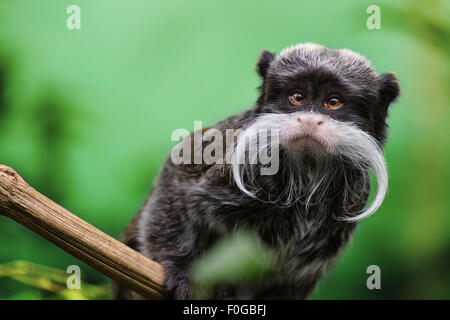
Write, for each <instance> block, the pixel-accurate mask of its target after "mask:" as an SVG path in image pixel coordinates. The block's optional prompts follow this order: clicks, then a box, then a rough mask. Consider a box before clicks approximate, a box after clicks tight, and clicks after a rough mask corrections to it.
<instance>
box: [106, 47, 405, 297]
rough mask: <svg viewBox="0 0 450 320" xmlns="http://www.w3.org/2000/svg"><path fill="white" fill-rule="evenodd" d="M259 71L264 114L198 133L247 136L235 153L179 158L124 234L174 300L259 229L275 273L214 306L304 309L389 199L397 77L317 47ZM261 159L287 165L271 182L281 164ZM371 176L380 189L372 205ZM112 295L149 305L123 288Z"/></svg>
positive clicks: (228, 292)
mask: <svg viewBox="0 0 450 320" xmlns="http://www.w3.org/2000/svg"><path fill="white" fill-rule="evenodd" d="M257 71H258V74H259V75H260V76H261V78H262V83H261V86H260V90H259V97H258V99H257V101H256V103H255V105H254V106H252V107H251V108H249V109H247V110H245V111H243V112H242V113H240V114H237V115H234V116H231V117H230V118H228V119H225V120H223V121H220V122H218V123H217V124H215V125H214V126H212V127H210V128H206V129H203V131H201V132H200V133H206V131H210V129H214V131H215V132H216V133H217V132H218V133H222V134H223V137H226V138H228V136H229V132H230V129H233V130H231V132H238V134H237V135H236V136H234V137H235V138H236V139H231V141H232V143H231V146H230V143H229V139H225V138H224V141H223V142H224V144H223V151H224V152H223V156H224V158H225V160H227V161H213V162H212V163H211V161H209V162H205V161H200V162H199V161H191V162H189V161H184V162H182V163H179V162H176V161H174V159H173V157H170V158H169V159H168V160H167V162H166V163H165V165H164V167H163V168H162V171H161V173H160V175H159V178H158V180H157V182H156V183H155V186H154V189H153V190H152V192H151V194H150V196H149V197H148V199H147V201H146V203H145V205H144V206H143V207H142V208H141V210H140V211H139V213H138V214H137V215H136V216H135V217H134V218H133V220H132V222H131V223H130V225H129V226H128V228H127V230H126V232H125V233H124V235H123V238H122V240H123V241H124V242H125V243H126V244H127V245H128V246H130V247H132V248H134V249H136V250H137V251H139V252H141V253H142V254H144V255H145V256H147V257H149V258H151V259H153V260H155V261H157V262H158V263H160V264H161V265H162V266H163V267H164V268H165V271H166V280H165V289H166V291H167V294H168V296H169V297H170V298H174V299H188V298H192V297H193V294H194V293H193V286H192V283H191V281H190V280H189V277H188V273H187V269H188V267H189V265H190V264H191V262H192V261H194V260H195V259H196V258H198V257H199V256H201V255H202V253H204V252H205V250H207V249H208V248H209V247H210V246H211V245H212V244H213V243H214V242H216V241H217V240H218V239H221V238H223V237H225V236H227V235H228V234H230V233H232V232H233V231H236V230H239V229H251V230H253V231H254V232H255V233H256V234H258V236H259V237H260V239H261V241H262V242H263V243H265V244H266V245H267V246H268V247H270V248H272V249H273V251H274V252H275V253H276V254H275V263H274V266H275V267H274V270H273V271H272V272H271V273H270V274H269V275H268V276H267V277H262V278H261V279H260V280H259V281H258V283H255V284H254V285H249V284H245V285H244V284H242V286H240V285H235V286H232V287H227V288H216V290H214V293H213V298H223V297H227V298H257V299H258V298H263V299H264V298H275V299H280V298H281V299H283V298H288V299H289V298H291V299H292V298H294V299H302V298H306V297H307V296H308V295H309V294H310V293H311V291H312V289H313V288H314V286H315V284H316V283H317V281H318V280H319V279H320V277H321V276H322V275H323V274H324V273H325V272H326V270H327V268H328V267H329V266H330V264H331V263H332V262H333V260H334V259H335V258H336V257H337V255H338V254H339V252H340V251H341V249H342V248H343V247H344V246H345V244H346V243H347V242H348V240H349V237H350V236H351V234H352V232H353V231H354V229H355V226H356V224H357V222H358V221H359V220H361V219H363V218H366V217H368V216H369V215H371V214H372V213H373V212H375V211H376V210H377V209H378V208H379V206H380V205H381V203H382V201H383V199H384V196H385V194H386V190H387V183H388V178H387V170H386V165H385V161H384V157H383V154H382V151H381V150H382V148H383V146H384V144H385V140H386V129H387V125H386V117H387V114H388V107H389V105H390V104H391V103H392V102H393V101H394V100H395V99H396V98H397V96H398V94H399V85H398V82H397V79H396V77H395V76H394V75H393V74H391V73H385V74H381V75H379V74H377V73H376V72H375V71H374V69H373V68H372V67H371V64H370V62H369V61H368V60H367V59H366V58H364V57H363V56H361V55H360V54H358V53H355V52H353V51H350V50H348V49H338V50H336V49H329V48H326V47H323V46H320V45H316V44H312V43H304V44H298V45H295V46H292V47H289V48H287V49H284V50H283V51H281V52H280V53H279V54H278V55H275V54H274V53H272V52H269V51H266V50H264V51H263V52H262V53H261V55H260V57H259V60H258V62H257ZM195 134H196V133H195V132H194V133H192V134H191V135H189V136H188V137H186V138H185V139H184V140H183V141H184V142H186V141H188V142H191V141H192V139H191V138H192V137H193V136H194V135H195ZM262 136H265V137H266V138H267V139H264V140H262V139H260V138H261V137H262ZM215 140H217V137H216V138H215ZM212 141H213V139H203V142H202V143H200V146H199V147H198V146H197V147H195V146H193V147H192V148H191V147H189V150H188V151H192V154H189V155H188V157H185V158H183V159H188V160H193V159H194V158H195V155H194V154H195V153H196V151H198V150H197V149H199V148H200V151H201V150H205V148H208V145H209V144H210V143H212ZM226 141H228V145H227V143H226ZM252 143H253V145H254V147H255V148H254V150H253V151H252V150H250V148H248V146H249V145H251V144H252ZM181 145H183V143H182V144H181ZM188 151H187V149H184V150H183V151H182V152H184V153H188ZM216 152H217V150H216ZM189 153H191V152H189ZM217 153H219V152H217ZM263 153H264V154H266V155H271V156H274V155H275V154H276V155H277V157H272V158H271V159H272V160H274V159H275V160H277V161H278V163H277V164H276V165H275V166H274V167H272V168H275V170H272V171H273V172H270V174H267V172H266V173H265V174H263V170H266V171H267V169H270V168H269V167H270V166H272V165H273V164H268V163H262V162H261V161H259V160H258V159H259V158H260V155H261V154H263ZM179 155H182V154H179ZM185 155H186V154H185ZM215 156H217V154H216V155H215ZM215 159H218V158H217V157H216V158H215ZM370 170H372V171H373V173H374V175H375V177H376V178H377V185H376V186H377V188H376V189H377V190H376V194H375V196H374V199H373V200H372V201H371V202H370V203H369V204H368V203H367V202H368V194H369V188H370V179H369V171H370ZM114 295H115V297H116V298H119V299H133V298H139V295H137V294H136V293H134V292H132V291H131V290H129V289H127V288H124V287H116V289H115V293H114Z"/></svg>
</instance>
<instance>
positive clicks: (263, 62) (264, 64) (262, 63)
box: [256, 50, 275, 78]
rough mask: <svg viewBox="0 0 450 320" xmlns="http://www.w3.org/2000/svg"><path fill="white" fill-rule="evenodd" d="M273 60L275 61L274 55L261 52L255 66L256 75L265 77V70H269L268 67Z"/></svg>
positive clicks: (266, 51)
mask: <svg viewBox="0 0 450 320" xmlns="http://www.w3.org/2000/svg"><path fill="white" fill-rule="evenodd" d="M273 59H275V55H274V54H273V53H272V52H270V51H268V50H263V51H262V52H261V54H260V55H259V58H258V62H257V64H256V69H257V71H258V74H259V75H260V76H261V77H262V78H264V77H265V76H266V73H267V70H268V69H269V65H270V63H271V62H272V60H273Z"/></svg>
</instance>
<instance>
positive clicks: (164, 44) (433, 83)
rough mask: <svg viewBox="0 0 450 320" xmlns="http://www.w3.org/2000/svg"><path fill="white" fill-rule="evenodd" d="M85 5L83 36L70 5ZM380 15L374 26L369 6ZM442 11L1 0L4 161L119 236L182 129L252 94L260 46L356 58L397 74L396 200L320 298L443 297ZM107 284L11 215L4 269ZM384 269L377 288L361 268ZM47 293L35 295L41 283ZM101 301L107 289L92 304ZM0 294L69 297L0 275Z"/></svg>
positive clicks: (398, 6) (360, 236) (0, 246)
mask: <svg viewBox="0 0 450 320" xmlns="http://www.w3.org/2000/svg"><path fill="white" fill-rule="evenodd" d="M71 4H77V5H79V6H80V8H81V30H68V29H67V28H66V19H67V17H68V14H66V8H67V7H68V6H69V5H71ZM371 4H377V5H379V6H380V8H381V26H382V29H381V30H369V29H368V28H367V27H366V19H367V18H368V16H369V15H368V14H367V13H366V8H367V7H368V6H369V5H371ZM449 14H450V10H449V2H448V1H350V0H347V1H322V0H316V1H308V2H307V1H287V0H281V1H261V0H258V1H256V0H253V1H247V0H243V1H237V0H236V1H212V0H192V1H181V0H169V1H162V0H161V1H155V0H152V1H149V0H145V1H144V0H140V1H112V0H108V1H107V0H70V1H68V0H40V1H32V0H28V1H26V0H15V1H9V0H8V1H6V0H3V1H1V2H0V163H2V164H6V165H9V166H12V167H13V168H14V169H16V170H17V171H18V172H19V173H20V174H21V175H22V176H23V177H24V178H25V179H26V180H27V181H28V182H29V183H30V184H31V185H32V186H34V187H35V188H36V189H37V190H39V191H41V192H42V193H43V194H45V195H46V196H48V197H50V198H51V199H53V200H55V201H56V202H57V203H60V204H61V205H63V206H64V207H66V208H68V209H69V210H71V211H72V212H74V213H76V214H77V215H79V216H80V217H81V218H83V219H85V220H87V221H88V222H90V223H92V224H93V225H95V226H96V227H98V228H100V229H101V230H103V231H105V232H106V233H108V234H110V235H113V236H115V237H118V236H119V234H120V232H121V231H122V230H123V229H124V227H125V225H126V223H127V222H128V221H129V219H130V218H131V216H132V215H133V214H134V212H135V211H136V210H137V209H138V208H139V207H140V205H141V204H142V202H143V201H144V199H145V197H146V195H147V193H148V191H149V190H150V188H151V185H152V181H153V180H154V178H155V177H156V175H157V173H158V170H159V168H160V166H161V165H162V163H163V161H164V159H165V158H166V156H167V155H168V153H169V152H170V148H171V147H172V146H173V144H174V143H173V142H171V141H170V134H171V132H172V131H173V130H174V129H176V128H186V129H189V130H192V129H193V121H194V120H202V121H203V124H204V125H205V126H206V125H209V124H213V123H214V122H216V121H218V120H221V119H223V118H225V117H227V116H229V115H232V114H234V113H237V112H239V111H241V110H243V109H244V108H246V107H248V106H250V105H251V104H252V103H253V102H254V101H255V99H256V98H257V86H258V85H259V79H258V77H257V75H256V73H255V67H254V65H255V62H256V59H257V57H258V54H259V53H260V51H261V50H262V49H264V48H267V49H272V50H275V51H280V50H281V49H283V48H284V47H287V46H289V45H292V44H296V43H299V42H306V41H309V42H316V43H320V44H323V45H326V46H329V47H333V48H342V47H345V48H349V49H352V50H355V51H358V52H360V53H362V54H363V55H365V56H366V57H367V58H368V59H370V60H371V61H372V63H373V65H374V67H375V69H376V70H377V71H378V72H388V71H394V72H396V73H397V75H398V78H399V81H400V86H401V91H402V93H401V97H400V99H399V101H398V102H397V103H396V104H395V105H393V106H392V107H391V112H390V118H389V125H390V128H391V129H390V136H389V141H388V143H387V146H386V149H385V154H386V158H387V162H388V165H389V172H390V189H389V194H388V196H387V198H386V200H385V202H384V204H383V205H382V207H381V209H379V211H378V212H377V213H376V214H375V215H373V216H372V217H371V218H369V219H367V220H365V221H363V222H362V223H361V224H360V226H359V228H358V229H357V231H356V234H355V236H354V239H353V241H352V243H351V244H350V245H349V246H348V247H347V248H346V249H345V251H344V252H343V254H342V257H341V258H340V259H339V261H338V263H337V265H336V267H335V268H334V269H333V270H332V271H331V272H330V273H329V274H328V275H327V276H326V277H324V278H323V280H322V281H321V282H320V283H319V285H318V286H317V288H316V290H315V292H314V294H313V296H312V297H311V298H313V299H323V298H328V299H349V298H358V299H365V298H371V299H390V298H400V299H406V298H412V299H415V298H426V299H432V298H437V299H443V298H446V299H448V298H450V277H449V270H450V235H449V227H450V210H449V209H450V208H449V204H450V200H449V197H450V187H449V181H450V170H449V169H450V166H449V155H450V148H449V147H450V143H449V134H450V127H449V120H450V106H449V99H450V97H449V87H450V80H449V79H450V76H449V70H450V68H449V67H450V65H449V56H450V53H449V51H450V50H449V48H450V36H449V35H450V26H449V22H448V20H449V19H448V15H449ZM15 260H26V261H30V262H33V263H37V264H40V265H45V266H51V267H54V268H58V269H62V270H64V269H65V268H66V267H67V266H68V265H71V264H77V265H80V266H81V269H82V278H83V280H84V281H85V282H87V283H91V284H95V285H98V286H103V285H104V284H106V283H107V282H108V280H107V278H106V277H104V276H102V275H100V274H99V273H98V272H96V271H94V270H93V269H91V268H90V267H88V266H87V265H85V264H82V263H80V262H79V261H78V260H76V259H75V258H73V257H71V256H70V255H68V254H66V253H65V252H63V251H62V250H60V249H59V248H57V247H55V246H54V245H52V244H51V243H49V242H47V241H45V240H43V239H41V238H40V237H39V236H37V235H35V234H33V233H31V232H30V231H28V230H26V229H25V228H23V227H21V226H19V225H18V224H16V223H15V222H12V221H10V220H8V219H7V218H5V217H0V263H7V262H11V261H15ZM372 264H376V265H378V266H380V268H381V286H382V288H381V290H368V289H367V287H366V279H367V277H368V274H367V273H366V269H367V267H368V266H369V265H372ZM38 287H39V286H38ZM97 297H99V298H107V295H103V296H102V295H99V296H97ZM0 298H1V299H8V298H10V299H15V298H17V299H19V298H21V299H22V298H23V299H34V298H36V299H37V298H70V297H68V296H61V295H57V294H56V295H55V292H53V293H52V292H47V291H46V290H40V289H38V288H36V286H29V285H26V284H24V283H23V281H22V282H20V281H17V279H16V280H14V279H13V278H11V277H10V276H7V275H5V274H4V275H3V277H2V274H1V272H0Z"/></svg>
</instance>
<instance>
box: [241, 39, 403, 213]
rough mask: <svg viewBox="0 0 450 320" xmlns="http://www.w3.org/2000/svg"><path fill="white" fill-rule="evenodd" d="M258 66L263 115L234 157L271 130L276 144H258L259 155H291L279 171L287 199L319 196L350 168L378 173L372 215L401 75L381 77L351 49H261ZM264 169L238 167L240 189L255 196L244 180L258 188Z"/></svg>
mask: <svg viewBox="0 0 450 320" xmlns="http://www.w3.org/2000/svg"><path fill="white" fill-rule="evenodd" d="M257 67H258V73H259V74H260V75H261V77H262V78H263V83H262V86H261V95H260V97H259V99H258V102H257V109H256V110H257V112H258V113H259V117H257V118H256V119H254V120H253V122H252V123H251V125H250V126H249V127H248V128H247V129H246V130H245V131H244V133H243V134H242V135H241V136H240V138H239V139H238V142H237V149H236V150H237V151H236V152H235V155H236V158H244V157H245V154H246V153H245V146H246V141H252V140H256V138H257V137H258V135H256V134H254V133H255V132H260V131H261V130H270V133H269V135H270V136H271V137H272V138H271V143H272V144H271V145H269V144H268V143H261V141H258V143H257V146H258V154H262V153H263V152H264V149H266V150H269V149H270V150H271V152H270V153H271V154H274V150H275V149H278V148H279V149H280V150H281V152H282V153H283V155H286V156H285V157H283V159H282V160H281V161H280V162H281V163H280V166H282V167H283V170H284V172H288V176H289V177H288V178H287V179H286V180H287V181H288V185H287V186H286V190H285V194H288V199H289V201H291V202H292V201H295V199H297V198H298V195H301V194H305V193H306V194H308V193H310V194H312V193H314V192H315V191H316V190H318V188H320V185H321V184H324V185H329V182H330V180H332V179H333V177H334V176H335V175H336V174H338V171H340V172H342V171H344V170H347V169H349V167H351V168H350V170H359V171H360V172H361V175H362V176H366V175H367V171H368V170H369V169H373V171H374V173H375V175H376V177H377V179H378V192H377V195H376V197H375V200H374V201H373V203H372V204H371V206H370V207H369V208H367V209H366V210H365V211H364V213H362V214H360V215H359V216H358V218H361V217H365V216H368V215H370V214H371V213H373V212H374V211H375V210H376V209H377V208H378V207H379V205H380V204H381V202H382V200H383V198H384V195H385V193H386V188H387V171H386V166H385V162H384V158H383V155H382V152H381V147H382V146H383V144H384V141H385V137H386V133H385V131H386V122H385V120H386V116H387V109H388V106H389V104H390V103H391V102H392V101H393V100H394V99H395V98H396V97H397V95H398V93H399V87H398V83H397V80H396V78H395V76H394V75H392V74H383V75H378V74H377V73H376V72H375V71H374V70H373V69H372V67H371V66H370V63H369V62H368V61H367V60H366V59H365V58H364V57H362V56H361V55H359V54H357V53H354V52H352V51H350V50H346V49H341V50H331V49H328V48H325V47H322V46H319V45H315V44H300V45H297V46H294V47H291V48H288V49H285V50H283V51H282V52H281V53H280V54H279V55H278V56H276V57H275V56H274V55H273V54H272V53H270V52H268V51H263V53H262V54H261V56H260V59H259V62H258V64H257ZM274 140H275V141H277V143H276V145H274V144H273V141H274ZM275 151H276V150H275ZM305 155H308V156H307V157H305ZM310 155H312V156H313V157H311V156H310ZM255 158H256V157H255ZM311 161H313V162H314V164H313V165H311ZM261 168H262V166H261V165H259V166H258V165H257V166H251V165H247V164H244V166H240V165H233V177H234V179H235V181H236V183H237V185H238V187H239V188H240V189H241V190H242V191H243V192H245V193H247V194H248V195H250V196H254V195H255V193H254V192H251V191H249V189H248V188H247V187H246V185H245V183H244V176H245V175H247V178H246V179H247V181H248V183H247V185H249V186H251V187H253V188H254V186H252V181H253V180H254V178H253V177H256V176H257V175H258V174H259V173H260V172H259V171H258V170H260V171H262V169H261ZM254 189H255V188H254ZM256 189H257V188H256ZM360 189H361V188H360ZM324 190H325V189H324ZM347 192H354V190H350V191H349V190H347ZM354 219H355V217H353V218H351V220H354Z"/></svg>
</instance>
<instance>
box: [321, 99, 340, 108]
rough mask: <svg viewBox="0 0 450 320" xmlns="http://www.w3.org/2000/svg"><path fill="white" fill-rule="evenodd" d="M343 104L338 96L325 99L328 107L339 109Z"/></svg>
mask: <svg viewBox="0 0 450 320" xmlns="http://www.w3.org/2000/svg"><path fill="white" fill-rule="evenodd" d="M341 105H342V102H341V99H339V98H338V97H330V98H328V99H327V100H326V101H325V106H326V107H327V108H328V109H337V108H339V107H340V106H341Z"/></svg>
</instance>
